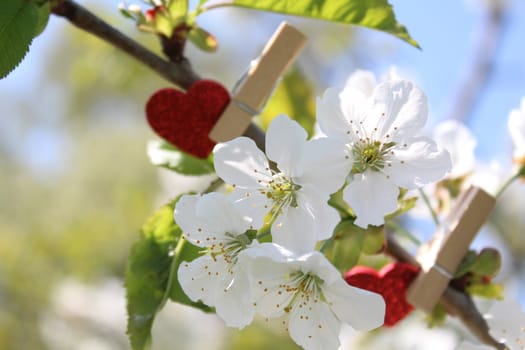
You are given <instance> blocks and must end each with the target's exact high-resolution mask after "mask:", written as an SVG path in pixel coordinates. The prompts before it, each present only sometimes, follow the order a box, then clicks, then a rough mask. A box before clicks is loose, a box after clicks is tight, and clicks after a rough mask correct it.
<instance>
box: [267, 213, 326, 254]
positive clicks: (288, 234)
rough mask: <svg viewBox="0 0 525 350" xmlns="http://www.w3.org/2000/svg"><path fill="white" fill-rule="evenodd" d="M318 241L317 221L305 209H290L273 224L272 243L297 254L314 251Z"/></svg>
mask: <svg viewBox="0 0 525 350" xmlns="http://www.w3.org/2000/svg"><path fill="white" fill-rule="evenodd" d="M317 241H318V239H317V232H316V231H315V220H314V218H313V217H312V214H311V213H309V212H308V211H306V210H304V209H303V208H300V207H296V208H293V207H290V208H288V209H287V210H285V211H284V212H283V213H282V214H281V215H279V216H278V217H277V218H276V219H275V221H274V223H273V224H272V242H274V243H276V244H279V245H281V246H283V247H285V248H286V249H288V250H291V251H292V252H294V253H296V254H303V253H306V252H309V251H311V250H313V249H314V247H315V244H316V243H317Z"/></svg>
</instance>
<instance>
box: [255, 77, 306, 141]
mask: <svg viewBox="0 0 525 350" xmlns="http://www.w3.org/2000/svg"><path fill="white" fill-rule="evenodd" d="M283 113H284V114H286V115H288V116H290V117H291V118H292V119H294V120H296V121H297V122H298V123H299V124H301V126H302V127H303V128H305V130H306V131H307V132H308V135H309V136H312V135H313V133H314V124H315V93H314V90H313V88H312V85H311V84H310V83H309V82H308V80H307V79H306V76H305V75H304V73H303V72H302V71H301V70H300V69H299V68H297V67H294V68H292V69H290V70H289V71H288V73H287V74H286V75H285V76H284V78H283V80H282V81H281V83H280V84H279V86H278V87H277V89H276V90H275V92H274V93H273V96H272V98H271V99H270V101H269V102H268V104H267V105H266V107H265V109H264V111H263V113H262V114H261V116H260V120H261V122H262V124H263V128H265V129H266V128H267V127H268V125H269V124H270V122H271V121H272V119H273V118H275V117H276V116H277V115H279V114H283Z"/></svg>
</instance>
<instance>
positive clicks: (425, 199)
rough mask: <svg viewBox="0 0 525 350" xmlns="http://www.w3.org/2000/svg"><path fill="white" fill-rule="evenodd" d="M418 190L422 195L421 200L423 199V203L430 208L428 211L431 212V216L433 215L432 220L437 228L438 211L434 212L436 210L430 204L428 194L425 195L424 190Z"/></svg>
mask: <svg viewBox="0 0 525 350" xmlns="http://www.w3.org/2000/svg"><path fill="white" fill-rule="evenodd" d="M418 190H419V194H420V195H421V198H423V201H424V202H425V205H426V206H427V208H428V211H429V212H430V215H432V220H433V221H434V224H436V226H439V219H438V216H437V214H436V211H435V210H434V208H432V204H430V199H428V196H427V194H426V193H425V191H423V189H422V188H419V189H418Z"/></svg>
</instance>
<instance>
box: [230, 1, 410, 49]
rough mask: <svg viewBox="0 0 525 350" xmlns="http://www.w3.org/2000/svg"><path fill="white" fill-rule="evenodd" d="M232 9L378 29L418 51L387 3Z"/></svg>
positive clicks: (254, 4)
mask: <svg viewBox="0 0 525 350" xmlns="http://www.w3.org/2000/svg"><path fill="white" fill-rule="evenodd" d="M232 5H234V6H239V7H246V8H252V9H256V10H262V11H271V12H278V13H282V14H286V15H293V16H303V17H310V18H316V19H323V20H327V21H333V22H339V23H344V24H355V25H359V26H363V27H367V28H372V29H377V30H381V31H384V32H387V33H390V34H392V35H395V36H397V37H398V38H400V39H402V40H404V41H406V42H408V43H409V44H411V45H413V46H415V47H418V48H419V45H418V43H417V42H416V41H415V40H414V39H412V38H411V37H410V35H409V34H408V31H407V29H406V28H405V26H403V25H401V24H400V23H399V22H397V20H396V17H395V14H394V10H393V8H392V5H390V4H389V3H388V1H387V0H344V1H342V0H304V1H297V0H291V1H284V0H282V1H276V0H233V3H232Z"/></svg>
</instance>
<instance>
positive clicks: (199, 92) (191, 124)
mask: <svg viewBox="0 0 525 350" xmlns="http://www.w3.org/2000/svg"><path fill="white" fill-rule="evenodd" d="M228 102H230V94H229V93H228V91H227V90H226V89H225V88H224V87H223V86H222V85H221V84H219V83H217V82H214V81H211V80H199V81H197V82H195V83H194V84H193V85H192V86H191V87H190V88H189V89H188V91H187V92H186V93H183V92H181V91H178V90H175V89H171V88H166V89H161V90H159V91H157V92H155V93H154V94H153V95H152V96H151V97H150V99H149V101H148V103H147V104H146V116H147V118H148V123H149V125H150V126H151V128H152V129H153V130H154V131H155V132H156V133H157V134H158V135H159V136H160V137H162V138H163V139H165V140H166V141H168V142H169V143H171V144H173V145H174V146H176V147H178V148H179V149H181V150H182V151H185V152H187V153H190V154H192V155H194V156H196V157H199V158H206V157H207V156H208V155H209V154H210V153H211V151H212V150H213V146H215V142H214V141H213V140H211V139H210V138H209V137H208V134H209V132H210V131H211V129H212V128H213V126H214V125H215V123H216V122H217V120H218V119H219V117H220V116H221V113H222V111H223V110H224V109H225V108H226V106H227V105H228Z"/></svg>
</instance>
